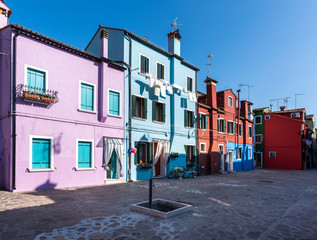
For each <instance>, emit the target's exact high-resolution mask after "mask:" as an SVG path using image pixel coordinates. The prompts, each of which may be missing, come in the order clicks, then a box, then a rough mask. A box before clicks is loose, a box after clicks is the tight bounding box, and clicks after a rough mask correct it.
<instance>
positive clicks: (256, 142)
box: [254, 134, 263, 144]
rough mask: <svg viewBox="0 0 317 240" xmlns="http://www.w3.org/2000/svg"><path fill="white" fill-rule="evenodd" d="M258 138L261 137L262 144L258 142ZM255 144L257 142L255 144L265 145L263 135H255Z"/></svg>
mask: <svg viewBox="0 0 317 240" xmlns="http://www.w3.org/2000/svg"><path fill="white" fill-rule="evenodd" d="M257 137H260V138H261V141H260V142H259V141H257V140H256V138H257ZM254 142H255V144H260V143H263V135H262V134H255V136H254Z"/></svg>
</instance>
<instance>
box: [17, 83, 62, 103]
mask: <svg viewBox="0 0 317 240" xmlns="http://www.w3.org/2000/svg"><path fill="white" fill-rule="evenodd" d="M57 93H58V92H57V91H51V90H45V89H40V88H35V87H32V86H29V85H23V84H19V85H18V87H17V96H18V97H20V98H22V99H23V101H26V102H33V103H37V104H44V105H50V104H53V103H57V102H58V97H57Z"/></svg>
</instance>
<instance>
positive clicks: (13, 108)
mask: <svg viewBox="0 0 317 240" xmlns="http://www.w3.org/2000/svg"><path fill="white" fill-rule="evenodd" d="M19 35H20V31H18V32H17V33H15V35H14V37H13V83H12V94H13V95H12V97H13V100H12V112H11V115H12V188H13V190H15V189H16V55H17V49H16V48H17V43H16V41H17V37H18V36H19Z"/></svg>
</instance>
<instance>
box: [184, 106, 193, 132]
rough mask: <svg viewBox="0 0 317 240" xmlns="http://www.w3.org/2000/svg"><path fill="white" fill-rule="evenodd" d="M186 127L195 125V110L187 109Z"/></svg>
mask: <svg viewBox="0 0 317 240" xmlns="http://www.w3.org/2000/svg"><path fill="white" fill-rule="evenodd" d="M185 127H190V128H193V127H194V112H193V111H189V110H185Z"/></svg>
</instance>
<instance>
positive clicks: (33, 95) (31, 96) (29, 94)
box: [23, 92, 40, 100]
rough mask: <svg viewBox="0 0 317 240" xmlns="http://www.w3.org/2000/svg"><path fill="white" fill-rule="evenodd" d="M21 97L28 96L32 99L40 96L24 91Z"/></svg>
mask: <svg viewBox="0 0 317 240" xmlns="http://www.w3.org/2000/svg"><path fill="white" fill-rule="evenodd" d="M23 97H24V98H29V99H34V100H39V98H40V96H39V95H37V94H34V93H28V92H24V93H23Z"/></svg>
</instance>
